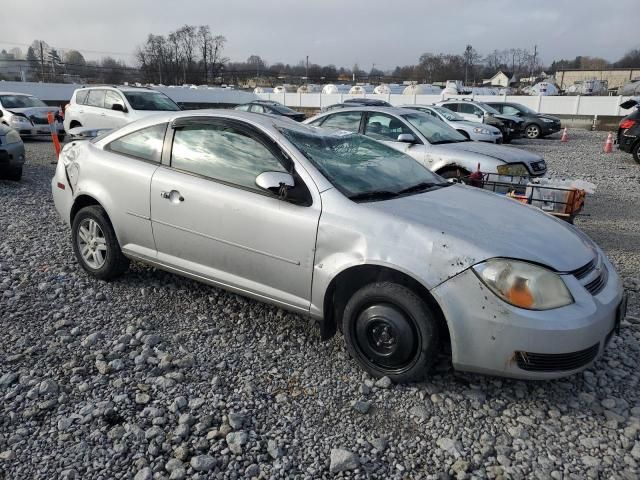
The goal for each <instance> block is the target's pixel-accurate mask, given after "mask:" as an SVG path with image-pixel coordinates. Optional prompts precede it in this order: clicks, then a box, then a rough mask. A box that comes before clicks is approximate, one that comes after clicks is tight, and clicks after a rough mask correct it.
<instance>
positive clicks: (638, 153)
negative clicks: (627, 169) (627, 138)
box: [631, 141, 640, 163]
mask: <svg viewBox="0 0 640 480" xmlns="http://www.w3.org/2000/svg"><path fill="white" fill-rule="evenodd" d="M631 155H633V159H634V160H635V161H636V162H638V163H640V141H638V142H636V144H635V146H634V147H633V149H632V150H631Z"/></svg>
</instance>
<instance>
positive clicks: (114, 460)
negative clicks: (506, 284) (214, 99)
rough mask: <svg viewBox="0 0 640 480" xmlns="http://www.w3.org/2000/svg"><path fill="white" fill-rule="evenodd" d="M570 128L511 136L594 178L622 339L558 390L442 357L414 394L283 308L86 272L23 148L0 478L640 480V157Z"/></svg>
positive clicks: (9, 247)
mask: <svg viewBox="0 0 640 480" xmlns="http://www.w3.org/2000/svg"><path fill="white" fill-rule="evenodd" d="M570 135H571V140H570V142H569V143H568V144H562V143H560V142H559V141H558V136H556V137H555V138H553V139H545V140H539V141H525V140H520V141H518V142H516V143H517V144H519V145H520V146H524V147H525V148H528V149H531V150H535V151H538V152H540V153H543V154H544V155H545V157H546V159H547V160H548V162H549V165H550V168H551V173H552V174H553V175H556V176H563V175H566V176H570V177H574V176H575V177H580V178H584V179H585V180H590V181H593V182H594V183H596V184H597V185H598V191H597V193H596V194H595V195H593V196H590V197H589V198H588V200H587V202H588V203H587V208H586V211H585V214H586V215H584V216H582V217H580V218H578V219H577V221H576V223H577V225H578V226H579V227H580V228H582V229H583V230H584V231H586V232H587V233H588V234H589V235H591V236H592V237H593V238H594V239H596V240H597V241H598V242H599V243H600V245H602V246H603V248H604V249H605V251H606V252H607V253H608V254H609V256H610V258H611V259H612V260H613V262H614V263H615V264H616V266H617V267H618V269H619V271H620V272H621V274H622V275H623V276H624V278H625V283H626V285H627V288H628V289H629V293H630V305H629V315H630V317H628V319H627V321H626V322H624V324H623V328H622V335H621V336H620V337H616V338H614V339H613V341H612V343H611V344H610V347H609V349H608V350H607V353H606V355H605V356H604V358H603V359H601V360H600V361H598V362H597V363H596V365H595V366H594V367H593V368H591V369H589V370H587V371H585V372H584V373H583V374H579V375H575V376H573V377H570V378H567V379H563V380H558V381H551V382H518V381H511V380H503V379H497V378H491V377H483V376H477V375H468V374H461V373H454V372H452V371H451V370H450V368H449V366H448V364H447V362H446V361H445V362H442V363H441V364H440V365H438V367H437V370H436V372H435V373H434V374H433V376H432V377H431V378H430V379H429V381H428V382H426V383H422V384H414V385H406V386H397V385H391V384H390V382H388V381H386V380H383V381H374V379H372V378H369V377H368V376H367V375H366V374H363V373H362V371H361V370H359V369H358V367H357V366H356V364H355V363H354V362H353V361H352V360H350V359H349V358H348V355H347V353H346V350H345V348H344V344H343V341H342V338H341V337H336V338H334V339H333V340H332V341H330V342H326V343H321V342H320V341H319V337H318V332H317V331H316V329H315V327H314V326H313V325H311V324H310V323H309V322H308V321H307V320H306V319H304V318H302V317H299V316H297V315H292V314H289V313H287V312H284V311H282V310H279V309H277V308H274V307H271V306H268V305H265V304H262V303H258V302H255V301H253V300H249V299H246V298H243V297H240V296H237V295H233V294H229V293H226V292H224V291H222V290H218V289H215V288H211V287H207V286H204V285H201V284H197V283H195V282H192V281H189V280H185V279H183V278H180V277H177V276H174V275H171V274H167V273H163V272H161V271H157V270H155V269H152V268H149V267H146V266H142V265H138V264H134V265H133V266H132V268H131V270H130V271H129V272H128V273H127V274H126V275H125V276H124V277H122V278H121V279H119V280H117V281H114V282H112V283H104V282H99V281H95V280H92V279H90V278H88V277H87V276H86V275H85V274H84V273H83V272H82V271H81V270H80V268H79V267H78V266H77V264H76V262H75V260H74V258H73V254H72V250H71V246H70V241H69V232H68V230H67V228H66V227H65V226H64V225H62V224H61V223H60V220H59V219H58V216H57V214H56V212H55V211H54V208H53V204H52V201H51V193H50V178H51V176H52V172H53V166H52V165H51V164H50V161H51V159H52V154H51V152H52V148H51V145H50V144H49V143H45V142H42V143H28V144H27V153H28V159H29V160H28V163H27V165H26V166H25V172H24V173H25V174H24V180H23V181H22V182H21V183H19V184H16V183H11V182H7V181H0V201H1V202H2V208H0V320H1V322H2V323H1V327H2V328H1V330H0V398H2V402H1V403H0V478H7V479H19V478H20V479H21V478H45V479H56V478H64V479H73V478H77V479H79V478H82V479H91V478H105V479H106V478H109V479H112V478H113V479H120V478H122V479H124V478H127V479H130V478H135V479H136V480H138V479H145V480H146V479H152V478H153V479H169V478H171V479H182V478H309V479H312V478H313V479H316V478H381V479H383V478H384V479H387V478H391V479H404V478H407V479H417V478H483V477H489V478H555V479H560V478H572V479H582V478H629V479H632V478H634V479H635V478H638V475H639V474H640V467H639V466H638V465H639V464H638V462H640V436H639V433H638V432H639V431H640V391H639V389H638V382H639V381H640V373H639V371H638V368H637V365H638V360H637V358H638V353H639V352H640V318H639V317H640V298H639V297H640V293H639V290H640V280H639V277H640V208H639V207H640V181H639V180H640V165H636V164H634V163H633V161H632V159H631V156H629V155H626V154H623V153H620V152H615V153H613V154H610V155H605V154H603V153H600V151H601V148H602V143H603V142H604V138H605V136H606V134H605V133H602V132H596V133H591V132H581V131H573V132H570ZM550 248H553V244H552V243H550Z"/></svg>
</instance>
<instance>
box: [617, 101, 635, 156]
mask: <svg viewBox="0 0 640 480" xmlns="http://www.w3.org/2000/svg"><path fill="white" fill-rule="evenodd" d="M620 106H621V107H622V108H624V109H629V108H633V107H635V110H634V111H633V112H631V113H630V114H629V115H627V116H626V117H624V118H623V119H622V120H621V121H620V124H619V126H618V147H619V148H620V150H622V151H623V152H628V153H631V155H633V159H634V160H635V161H636V162H638V163H640V97H636V98H630V99H629V100H627V101H626V102H623V103H621V104H620Z"/></svg>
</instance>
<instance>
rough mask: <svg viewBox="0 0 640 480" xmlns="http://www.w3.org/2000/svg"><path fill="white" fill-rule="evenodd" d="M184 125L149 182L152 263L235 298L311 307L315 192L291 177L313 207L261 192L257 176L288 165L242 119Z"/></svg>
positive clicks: (175, 133)
mask: <svg viewBox="0 0 640 480" xmlns="http://www.w3.org/2000/svg"><path fill="white" fill-rule="evenodd" d="M184 120H186V123H175V124H174V125H173V126H172V128H173V131H171V132H169V133H168V135H170V137H169V138H171V140H170V143H171V147H170V149H171V150H170V151H171V158H170V163H169V164H165V165H163V166H162V167H160V168H159V169H158V170H157V171H156V174H155V175H154V177H153V180H152V184H151V222H152V226H153V235H154V239H155V241H156V246H157V250H158V260H159V261H160V262H161V263H163V264H165V265H169V266H171V267H173V269H174V270H178V271H180V272H183V273H187V274H189V275H191V276H194V277H197V278H204V279H206V280H209V281H211V282H213V283H216V284H218V285H220V286H223V287H226V288H231V289H233V290H235V291H238V292H240V293H244V294H248V295H251V296H253V297H257V298H264V299H270V300H272V301H275V302H277V303H280V304H282V305H284V306H288V307H294V308H296V309H299V310H308V309H309V305H310V299H311V278H312V273H313V262H314V254H315V241H316V231H317V226H318V219H319V217H320V199H319V195H318V194H317V191H316V192H315V194H314V193H313V192H312V191H311V190H310V189H311V188H315V186H314V185H312V184H310V182H304V181H303V180H302V179H301V178H300V177H299V176H296V175H294V177H295V178H296V188H297V187H298V185H300V186H301V187H303V188H307V191H308V192H309V193H310V196H311V198H312V199H314V200H313V201H311V204H309V205H302V204H295V203H292V202H290V201H286V200H282V199H280V198H278V196H276V195H275V194H273V193H271V192H268V191H265V190H262V189H260V187H258V186H257V185H256V182H255V179H256V177H257V176H258V175H260V174H261V173H263V172H265V171H275V172H287V171H291V168H292V166H291V164H290V162H291V160H288V159H287V158H285V157H284V156H283V155H282V152H281V151H280V150H279V148H278V147H277V145H276V144H275V143H274V142H273V141H271V140H270V139H269V138H268V137H266V135H264V134H262V133H261V132H260V131H258V130H257V129H255V128H254V127H252V126H250V125H248V124H246V123H244V122H241V121H238V120H231V119H223V118H217V119H211V118H206V117H205V118H202V117H201V118H200V119H184ZM165 148H169V147H165ZM163 163H164V158H163ZM300 182H301V184H300ZM307 184H308V185H307Z"/></svg>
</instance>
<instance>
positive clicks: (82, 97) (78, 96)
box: [76, 90, 89, 105]
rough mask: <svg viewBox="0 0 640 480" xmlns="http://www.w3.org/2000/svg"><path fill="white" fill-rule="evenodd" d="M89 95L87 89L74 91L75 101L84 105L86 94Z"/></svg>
mask: <svg viewBox="0 0 640 480" xmlns="http://www.w3.org/2000/svg"><path fill="white" fill-rule="evenodd" d="M88 95H89V90H79V91H77V92H76V103H77V104H78V105H84V102H86V101H87V96H88Z"/></svg>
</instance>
